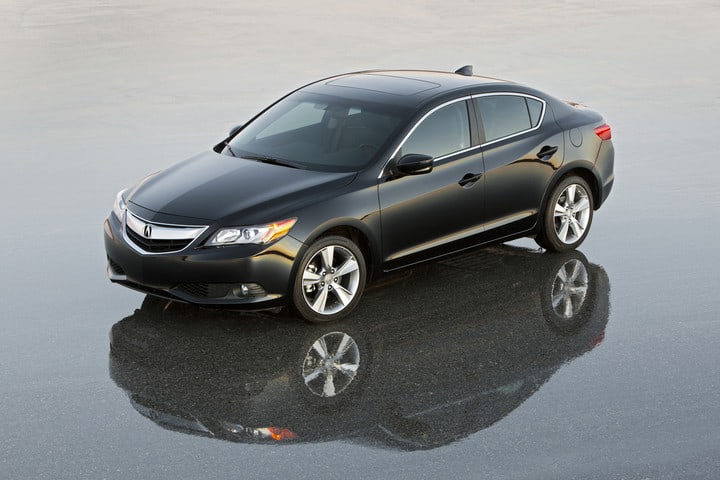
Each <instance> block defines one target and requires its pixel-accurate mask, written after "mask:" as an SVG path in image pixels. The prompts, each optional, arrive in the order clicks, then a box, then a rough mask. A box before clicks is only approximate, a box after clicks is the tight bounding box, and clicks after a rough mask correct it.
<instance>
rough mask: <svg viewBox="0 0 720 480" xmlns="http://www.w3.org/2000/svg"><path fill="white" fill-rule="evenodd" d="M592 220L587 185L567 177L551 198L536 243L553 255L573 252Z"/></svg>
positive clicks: (577, 178) (573, 177) (591, 204)
mask: <svg viewBox="0 0 720 480" xmlns="http://www.w3.org/2000/svg"><path fill="white" fill-rule="evenodd" d="M592 217H593V198H592V194H591V193H590V187H589V186H588V184H587V182H586V181H585V180H583V179H582V178H580V177H576V176H571V177H567V178H565V179H563V180H561V181H560V183H558V184H557V185H556V186H555V188H554V189H553V191H552V193H551V194H550V198H549V200H548V203H547V206H546V207H545V213H544V215H543V220H542V222H543V223H542V228H541V231H540V233H539V234H538V235H537V237H536V238H535V241H536V242H537V243H538V245H540V246H541V247H543V248H545V249H547V250H551V251H554V252H564V251H567V250H572V249H575V248H577V247H578V246H580V244H581V243H582V242H583V240H585V237H586V236H587V234H588V232H589V231H590V225H591V224H592Z"/></svg>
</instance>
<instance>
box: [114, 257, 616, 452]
mask: <svg viewBox="0 0 720 480" xmlns="http://www.w3.org/2000/svg"><path fill="white" fill-rule="evenodd" d="M574 262H579V265H581V266H582V268H583V269H585V270H584V271H586V272H587V290H586V293H587V296H586V297H585V299H584V301H583V302H580V303H576V304H575V306H576V307H577V309H576V310H575V311H574V312H573V314H572V315H566V316H565V317H566V318H565V317H563V316H562V315H558V312H557V308H554V304H553V295H552V286H553V285H554V284H555V282H556V281H557V279H558V274H559V272H561V271H562V269H563V268H566V266H567V265H568V264H574ZM429 292H432V295H429ZM609 292H610V285H609V281H608V277H607V275H606V274H605V272H604V271H603V269H602V268H601V267H598V266H596V265H593V264H591V263H589V262H588V261H587V260H586V259H585V257H584V256H583V255H582V254H581V253H579V252H569V253H566V254H557V255H549V254H538V253H534V252H529V251H526V250H523V249H518V248H510V247H498V248H495V247H493V248H489V249H486V250H482V251H479V252H474V253H468V254H464V255H461V256H457V257H453V258H451V259H446V260H441V261H439V262H435V263H433V264H427V265H424V266H420V267H415V268H412V269H408V270H405V271H404V272H402V273H396V274H394V275H393V276H390V277H388V278H386V279H385V282H384V283H383V284H382V285H378V286H376V287H375V288H373V287H371V288H370V289H369V290H368V292H367V294H366V297H365V298H364V302H363V303H362V304H361V306H360V307H359V308H358V310H357V311H356V317H357V318H356V320H359V321H353V322H352V323H339V324H335V325H333V326H332V327H331V328H328V327H323V326H312V327H311V326H303V325H298V324H297V322H295V321H294V319H292V318H287V317H278V316H267V317H266V316H263V315H257V316H247V315H240V314H228V313H225V312H220V311H214V312H212V311H207V310H200V309H197V308H194V307H191V306H182V305H177V304H173V305H171V306H170V308H168V309H165V306H166V305H165V304H163V303H162V302H157V301H154V300H153V299H152V298H150V297H148V298H147V299H146V301H145V302H144V304H143V306H142V308H140V309H139V310H137V311H136V312H135V313H134V314H133V315H132V316H130V317H128V318H125V319H123V320H121V321H119V322H118V323H116V324H115V325H114V326H113V327H112V331H111V334H110V339H111V340H110V341H111V349H110V375H111V377H112V378H113V380H114V381H115V382H116V384H117V385H118V386H119V387H121V388H122V389H123V390H125V391H126V393H127V394H128V396H129V398H130V401H131V403H132V404H133V406H134V407H135V408H136V410H137V411H138V412H139V413H140V414H142V415H144V416H146V417H148V418H149V419H150V420H152V421H153V422H155V423H157V424H159V425H160V426H162V427H163V428H167V429H170V430H175V431H180V432H183V433H187V434H193V435H201V436H207V437H214V438H218V439H222V440H227V441H234V442H270V443H278V442H279V443H293V442H316V441H329V440H337V439H346V440H350V441H352V442H355V443H362V444H371V445H373V446H376V447H381V448H393V449H402V450H418V449H431V448H436V447H439V446H442V445H446V444H449V443H452V442H455V441H457V440H459V439H462V438H464V437H466V436H468V435H470V434H472V433H475V432H478V431H480V430H482V429H485V428H487V427H489V426H491V425H493V424H494V423H496V422H498V421H499V420H501V419H502V418H504V417H505V416H507V415H508V414H509V413H511V412H512V411H513V410H514V409H516V408H517V407H518V406H520V405H521V404H522V403H523V402H525V400H527V399H528V398H530V397H531V396H532V395H533V394H534V393H536V392H537V391H538V389H540V388H541V387H542V385H543V384H544V383H545V382H547V381H548V380H549V379H550V378H551V377H552V376H553V374H554V373H555V372H556V371H557V370H558V369H559V368H561V367H562V366H563V365H564V364H566V363H568V362H571V361H572V360H574V359H575V358H577V357H579V356H581V355H584V354H585V353H587V352H589V351H590V350H592V349H593V348H596V347H597V346H598V345H600V344H601V342H602V340H603V337H604V331H605V328H606V325H607V322H608V315H609V309H610V305H609ZM508 296H511V297H512V298H513V301H512V302H508ZM561 312H564V310H563V309H561ZM337 331H340V332H345V333H347V334H348V335H350V336H351V337H352V338H353V339H354V340H355V341H356V342H357V345H358V347H359V351H360V368H359V370H358V372H357V374H356V376H355V378H354V379H353V380H352V382H351V383H350V386H349V387H348V388H347V389H346V390H345V391H343V392H341V393H339V394H338V395H336V396H333V397H321V396H318V395H316V394H313V393H312V392H311V391H310V390H309V389H308V388H307V387H306V384H305V382H304V381H303V377H302V375H301V370H302V366H303V359H304V356H305V355H306V353H307V352H308V350H309V349H310V348H311V346H312V345H313V343H314V342H315V340H316V339H317V338H319V337H321V336H322V335H324V334H326V333H328V332H337ZM267 427H275V428H277V429H279V430H284V431H289V432H292V434H293V435H292V436H286V437H284V438H275V439H272V438H269V437H268V436H267V435H265V436H262V435H259V434H258V429H260V428H267Z"/></svg>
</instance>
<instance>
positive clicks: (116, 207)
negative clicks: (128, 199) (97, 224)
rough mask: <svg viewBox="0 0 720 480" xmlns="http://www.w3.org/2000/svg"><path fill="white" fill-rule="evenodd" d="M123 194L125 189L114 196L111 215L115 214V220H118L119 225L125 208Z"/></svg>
mask: <svg viewBox="0 0 720 480" xmlns="http://www.w3.org/2000/svg"><path fill="white" fill-rule="evenodd" d="M125 192H127V188H126V189H125V190H120V191H119V192H118V194H117V195H116V196H115V203H114V204H113V213H114V214H115V216H116V217H117V219H118V220H120V223H122V221H123V218H124V215H125V209H126V208H127V205H125V198H124V195H125Z"/></svg>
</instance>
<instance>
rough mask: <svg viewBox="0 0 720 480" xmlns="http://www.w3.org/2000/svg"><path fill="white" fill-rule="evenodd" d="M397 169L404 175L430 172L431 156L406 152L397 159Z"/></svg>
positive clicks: (431, 167)
mask: <svg viewBox="0 0 720 480" xmlns="http://www.w3.org/2000/svg"><path fill="white" fill-rule="evenodd" d="M397 169H398V171H399V172H400V173H403V174H405V175H422V174H424V173H430V172H432V169H433V157H431V156H430V155H423V154H420V153H408V154H407V155H403V156H402V157H401V158H400V160H398V163H397Z"/></svg>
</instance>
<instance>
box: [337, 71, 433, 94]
mask: <svg viewBox="0 0 720 480" xmlns="http://www.w3.org/2000/svg"><path fill="white" fill-rule="evenodd" d="M327 84H328V85H333V86H335V87H347V88H358V89H360V90H370V91H373V92H381V93H389V94H391V95H414V94H416V93H420V92H424V91H426V90H431V89H433V88H437V87H439V86H440V84H439V83H435V82H428V81H426V80H417V79H415V78H406V77H396V76H393V75H381V74H376V73H361V74H357V75H348V76H347V77H341V78H338V79H335V80H331V81H329V82H327Z"/></svg>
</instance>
